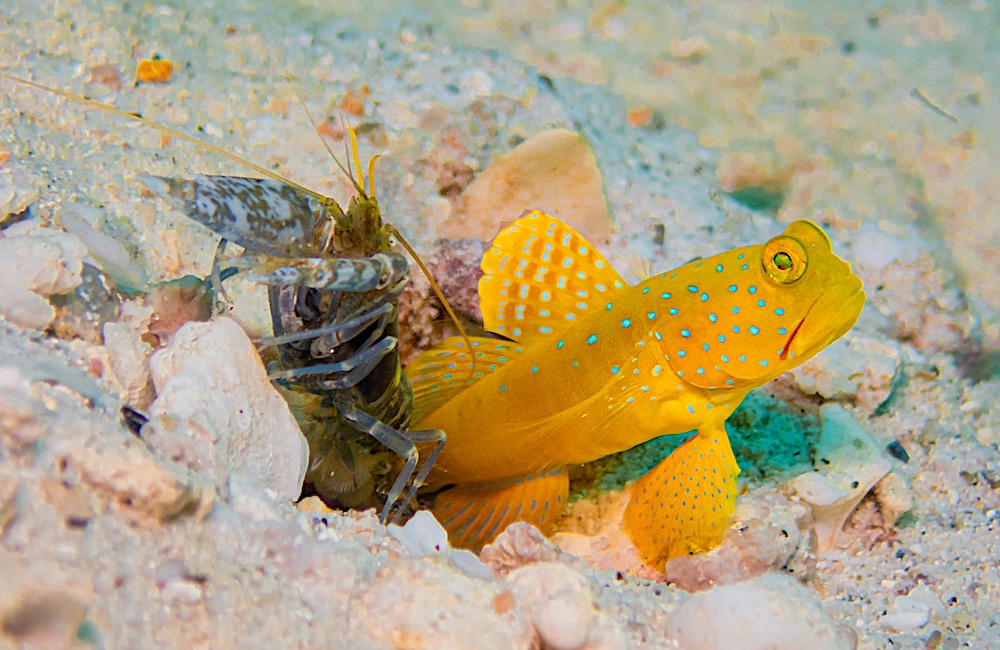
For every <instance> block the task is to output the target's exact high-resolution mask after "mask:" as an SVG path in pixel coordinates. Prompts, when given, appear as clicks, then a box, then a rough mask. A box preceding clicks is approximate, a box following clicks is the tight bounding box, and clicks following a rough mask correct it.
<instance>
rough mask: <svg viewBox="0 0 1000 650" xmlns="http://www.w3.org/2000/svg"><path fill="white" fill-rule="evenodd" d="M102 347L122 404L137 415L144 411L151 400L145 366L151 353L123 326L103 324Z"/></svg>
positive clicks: (140, 339) (149, 348)
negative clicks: (130, 408)
mask: <svg viewBox="0 0 1000 650" xmlns="http://www.w3.org/2000/svg"><path fill="white" fill-rule="evenodd" d="M104 346H105V348H106V349H107V350H108V359H109V361H110V365H111V374H112V375H113V376H114V379H115V380H116V381H117V383H118V386H119V387H120V389H121V397H122V400H123V401H124V402H125V403H126V404H129V405H131V406H132V407H134V408H136V409H138V410H140V411H146V410H148V409H149V405H150V404H151V403H152V401H153V397H154V393H153V382H152V379H151V378H150V376H149V363H148V359H149V355H150V353H152V351H153V349H152V348H151V347H150V345H149V344H148V343H146V342H145V341H143V340H142V337H141V336H140V335H139V332H137V331H136V330H134V329H132V328H131V327H129V326H128V325H126V324H124V323H105V324H104Z"/></svg>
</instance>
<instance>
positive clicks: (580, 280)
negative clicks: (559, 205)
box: [479, 211, 625, 343]
mask: <svg viewBox="0 0 1000 650" xmlns="http://www.w3.org/2000/svg"><path fill="white" fill-rule="evenodd" d="M482 269H483V273H484V274H485V275H483V277H482V278H481V279H480V280H479V305H480V308H481V310H482V312H483V324H484V326H485V327H486V329H487V330H489V331H491V332H496V333H497V334H502V335H503V336H506V337H507V338H510V339H513V340H515V341H520V342H523V343H531V342H534V341H537V340H539V337H540V336H545V335H550V334H555V333H557V332H559V331H561V330H564V329H566V328H567V327H569V326H570V325H572V324H573V323H574V322H575V321H576V320H579V319H581V318H583V317H585V316H588V315H590V314H592V313H594V312H595V311H597V310H598V309H604V305H605V304H606V303H607V302H608V301H609V300H610V298H611V296H613V295H614V294H615V293H616V292H617V291H618V290H619V289H621V288H623V287H624V286H625V281H624V280H622V278H621V276H620V275H618V272H617V271H615V270H614V269H613V268H612V267H611V265H610V264H608V262H607V260H605V259H604V256H603V255H601V254H600V252H598V251H597V249H595V248H594V247H593V246H591V245H590V242H588V241H587V240H586V239H584V237H583V235H581V234H579V233H578V232H576V231H575V230H573V229H572V228H570V227H569V226H567V225H566V224H564V223H563V222H561V221H559V220H558V219H556V218H554V217H551V216H549V215H547V214H545V213H544V212H538V211H534V212H527V213H525V214H524V215H523V216H521V218H519V219H518V220H517V221H515V222H514V223H513V224H511V225H510V226H508V227H507V228H505V229H504V230H503V231H501V232H500V234H499V235H497V236H496V239H494V240H493V246H492V248H490V250H489V251H487V253H486V255H484V256H483V264H482Z"/></svg>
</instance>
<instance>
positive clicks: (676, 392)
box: [407, 211, 865, 565]
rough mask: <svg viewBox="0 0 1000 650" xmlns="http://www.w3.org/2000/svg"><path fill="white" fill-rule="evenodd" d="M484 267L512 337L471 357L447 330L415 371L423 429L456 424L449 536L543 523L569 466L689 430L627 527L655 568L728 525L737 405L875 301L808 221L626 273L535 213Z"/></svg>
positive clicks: (447, 468) (498, 328)
mask: <svg viewBox="0 0 1000 650" xmlns="http://www.w3.org/2000/svg"><path fill="white" fill-rule="evenodd" d="M482 268H483V271H484V273H485V275H484V276H483V278H482V279H481V280H480V283H479V295H480V302H481V307H482V312H483V319H484V324H485V327H486V329H487V330H489V331H492V332H495V333H497V334H500V335H502V336H504V337H506V338H507V339H510V341H509V342H508V341H504V340H500V339H489V338H474V339H472V346H473V348H472V351H471V353H470V350H469V348H468V347H467V346H466V342H465V341H463V340H462V339H458V338H455V339H448V340H446V341H445V342H444V343H442V344H441V345H440V346H439V347H437V348H433V349H431V350H428V351H426V352H424V353H422V354H421V355H420V356H419V357H418V358H417V359H416V360H415V361H414V362H413V363H412V364H410V366H409V367H408V368H407V373H408V375H409V376H410V378H411V383H412V386H413V391H414V398H415V402H416V407H415V410H414V422H415V423H416V424H415V427H416V428H419V429H441V430H443V431H445V432H446V435H447V442H446V444H445V445H444V448H443V450H442V452H441V455H440V456H439V457H438V459H437V463H436V465H435V466H434V470H433V471H432V473H431V475H430V476H429V478H428V488H429V489H432V490H433V489H439V488H441V487H444V486H452V487H449V488H448V489H445V490H443V491H442V492H440V493H439V494H438V495H437V497H436V499H435V503H434V508H433V509H434V512H435V514H436V515H437V516H438V518H439V519H440V520H441V522H442V523H443V524H444V526H445V528H447V529H448V531H449V533H450V535H451V538H452V543H453V544H455V545H457V546H464V547H470V548H477V547H480V546H482V545H483V544H485V543H488V542H489V541H491V540H492V539H493V538H494V537H495V536H496V535H497V534H499V533H500V532H501V531H502V530H503V529H504V528H506V526H507V525H508V524H510V523H512V522H514V521H530V522H531V523H533V524H535V525H536V526H538V527H539V528H540V529H541V530H542V531H543V532H549V531H551V530H552V525H553V524H554V523H555V520H556V519H557V517H558V515H559V512H560V510H561V507H562V505H563V504H564V503H565V501H566V497H567V496H568V479H567V476H566V473H565V471H564V469H563V468H564V467H565V466H566V465H569V464H576V463H586V462H589V461H592V460H595V459H598V458H601V457H603V456H606V455H608V454H611V453H616V452H619V451H623V450H625V449H628V448H630V447H633V446H635V445H638V444H640V443H643V442H646V441H648V440H651V439H652V438H655V437H657V436H660V435H664V434H669V433H684V432H688V431H692V430H696V434H695V435H693V436H692V437H691V438H690V439H689V440H687V441H686V442H685V443H684V444H682V445H681V446H680V447H679V448H678V449H676V450H675V451H674V452H673V453H671V454H670V455H669V456H668V457H667V458H666V459H664V460H663V461H662V462H661V463H660V464H659V465H658V466H656V467H655V468H654V469H652V470H650V471H649V472H648V473H647V474H646V475H644V476H643V477H641V478H640V479H639V480H638V481H637V482H636V483H635V484H634V485H633V488H632V495H631V500H630V502H629V505H628V508H627V510H626V512H625V518H624V526H625V530H626V532H627V533H628V534H629V536H630V537H631V538H632V540H633V542H634V543H635V544H636V546H637V547H638V549H639V551H640V553H641V555H642V556H643V559H644V560H645V561H646V562H648V563H651V564H654V565H657V564H660V563H662V562H663V561H664V560H665V559H667V558H668V557H672V556H676V555H679V554H684V553H694V552H699V551H701V550H705V549H708V548H710V547H711V546H712V545H714V544H715V543H716V542H717V541H718V540H719V539H720V538H721V536H722V534H723V531H724V529H725V527H726V524H727V522H728V520H729V517H730V515H731V514H732V511H733V508H734V505H735V498H736V477H737V475H738V474H739V471H740V469H739V466H738V465H737V463H736V459H735V458H734V457H733V452H732V450H731V448H730V445H729V439H728V436H727V435H726V429H725V424H724V423H725V421H726V419H727V418H728V417H729V416H730V415H731V414H732V413H733V410H734V409H735V408H736V407H737V406H739V404H740V402H742V401H743V399H744V397H746V395H747V393H749V392H750V391H751V390H753V389H754V388H757V387H759V386H762V385H763V384H766V383H767V382H769V381H771V380H772V379H774V378H775V377H777V376H778V375H780V374H782V373H783V372H785V371H786V370H788V369H790V368H793V367H795V366H797V365H799V364H801V363H802V362H804V361H805V360H807V359H809V358H810V357H812V356H813V355H815V354H816V353H817V352H819V351H820V350H822V349H823V348H824V347H826V346H827V345H829V344H830V343H831V342H833V341H834V340H836V339H837V338H839V337H840V336H842V335H843V334H844V333H845V332H847V330H849V329H850V328H851V326H852V325H853V324H854V322H855V321H856V320H857V318H858V316H859V315H860V313H861V309H862V307H863V306H864V302H865V294H864V292H863V291H862V283H861V280H860V278H858V277H857V276H856V275H855V274H853V273H852V272H851V269H850V265H849V264H847V263H846V262H844V261H843V260H841V259H840V258H838V257H837V256H836V255H835V254H834V253H833V251H832V248H831V244H830V240H829V238H828V237H827V236H826V234H825V233H824V232H823V231H822V230H820V228H819V227H817V226H816V225H815V224H813V223H811V222H809V221H796V222H794V223H792V224H790V225H789V226H788V227H787V228H786V230H785V232H784V233H783V234H781V235H779V236H777V237H775V238H774V239H772V240H770V241H769V242H767V243H765V244H758V245H754V246H745V247H742V248H737V249H734V250H731V251H729V252H726V253H721V254H719V255H715V256H714V257H710V258H706V259H701V260H697V261H694V262H692V263H689V264H686V265H684V266H682V267H680V268H678V269H675V270H673V271H668V272H666V273H660V274H656V275H654V276H652V277H650V278H649V279H647V280H645V281H643V282H641V283H640V284H638V285H634V286H628V285H627V284H626V283H625V281H624V280H622V278H621V277H620V276H619V275H618V273H617V272H616V271H615V270H614V269H613V268H612V267H611V265H610V264H608V262H607V261H606V260H605V259H604V257H603V256H602V255H601V254H600V253H599V252H598V251H597V250H595V249H594V247H593V246H591V245H590V244H589V243H588V242H587V241H586V240H585V239H584V238H583V237H582V236H581V235H579V234H578V233H576V232H575V231H574V230H572V229H571V228H570V227H569V226H567V225H566V224H564V223H562V222H560V221H559V220H557V219H555V218H554V217H551V216H549V215H547V214H544V213H542V212H537V211H536V212H528V213H525V214H524V215H523V216H522V217H521V218H519V219H518V220H517V221H515V222H514V223H513V224H512V225H511V226H509V227H508V228H506V229H505V230H503V231H502V232H501V233H500V234H499V235H498V236H497V237H496V239H495V240H494V242H493V245H492V248H491V249H490V250H489V251H488V252H487V253H486V255H485V256H484V258H483V263H482ZM470 354H474V355H475V360H476V363H475V367H474V374H473V376H471V377H470V376H469V369H470V365H471V364H470Z"/></svg>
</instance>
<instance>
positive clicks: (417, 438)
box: [335, 399, 445, 524]
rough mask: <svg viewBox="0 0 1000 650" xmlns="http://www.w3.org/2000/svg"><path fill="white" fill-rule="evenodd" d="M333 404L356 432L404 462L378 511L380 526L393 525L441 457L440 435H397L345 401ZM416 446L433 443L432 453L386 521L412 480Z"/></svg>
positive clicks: (435, 432) (421, 432)
mask: <svg viewBox="0 0 1000 650" xmlns="http://www.w3.org/2000/svg"><path fill="white" fill-rule="evenodd" d="M335 403H336V405H337V408H338V409H339V410H340V412H341V414H343V416H344V417H345V418H347V419H348V420H350V421H351V422H352V423H353V424H354V426H356V427H357V428H358V429H359V430H361V431H364V432H366V433H367V434H368V435H370V436H371V437H372V438H375V439H376V440H378V441H379V442H380V443H382V444H383V445H385V447H386V448H388V449H390V450H391V451H393V452H394V453H396V454H397V455H398V456H399V457H401V458H403V459H405V460H406V464H405V465H404V466H403V469H402V471H400V473H399V476H397V477H396V480H395V482H393V484H392V487H391V488H390V489H389V494H388V496H387V497H386V500H385V507H384V508H383V509H382V515H381V516H380V518H379V519H380V521H381V522H382V523H383V524H384V523H385V522H386V521H392V522H395V521H397V520H398V519H399V517H400V515H401V514H402V513H403V511H404V510H405V509H406V506H407V505H409V503H410V501H411V500H412V499H413V495H414V494H415V493H416V491H417V490H418V489H419V488H420V486H421V485H423V482H424V480H425V479H426V478H427V475H428V474H429V473H430V471H431V468H432V467H433V466H434V462H435V461H436V460H437V457H438V454H439V453H441V448H442V447H444V443H445V434H444V431H440V430H437V429H426V430H418V431H398V430H396V429H393V428H392V427H389V426H386V425H385V424H383V423H382V422H379V421H378V420H377V419H375V418H373V417H372V416H370V415H368V414H367V413H365V412H364V411H362V410H360V409H358V408H355V407H354V406H353V405H352V404H351V403H350V401H348V400H344V399H338V400H336V402H335ZM418 442H433V443H436V444H435V445H434V449H433V450H432V451H431V453H430V454H429V455H428V456H427V460H426V461H424V464H423V467H421V468H420V471H419V472H418V473H417V476H416V478H415V479H414V481H413V485H411V486H410V489H409V491H408V492H407V494H406V498H405V499H403V501H402V502H401V503H400V504H399V507H397V508H396V513H395V514H394V515H393V517H392V519H391V520H390V519H389V516H388V515H389V511H390V510H392V507H393V504H394V503H395V502H396V501H397V500H398V499H399V496H400V495H401V494H402V493H403V488H405V487H406V484H407V483H408V482H409V481H410V478H411V477H412V476H413V473H414V470H416V467H417V462H418V453H417V446H416V444H415V443H418Z"/></svg>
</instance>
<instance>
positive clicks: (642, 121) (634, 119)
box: [625, 106, 653, 129]
mask: <svg viewBox="0 0 1000 650" xmlns="http://www.w3.org/2000/svg"><path fill="white" fill-rule="evenodd" d="M625 118H626V119H627V120H628V125H629V126H631V127H632V128H633V129H640V128H642V127H644V126H647V125H649V124H650V123H651V122H652V121H653V109H652V108H650V107H649V106H633V107H631V108H629V109H628V111H627V112H626V114H625Z"/></svg>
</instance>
